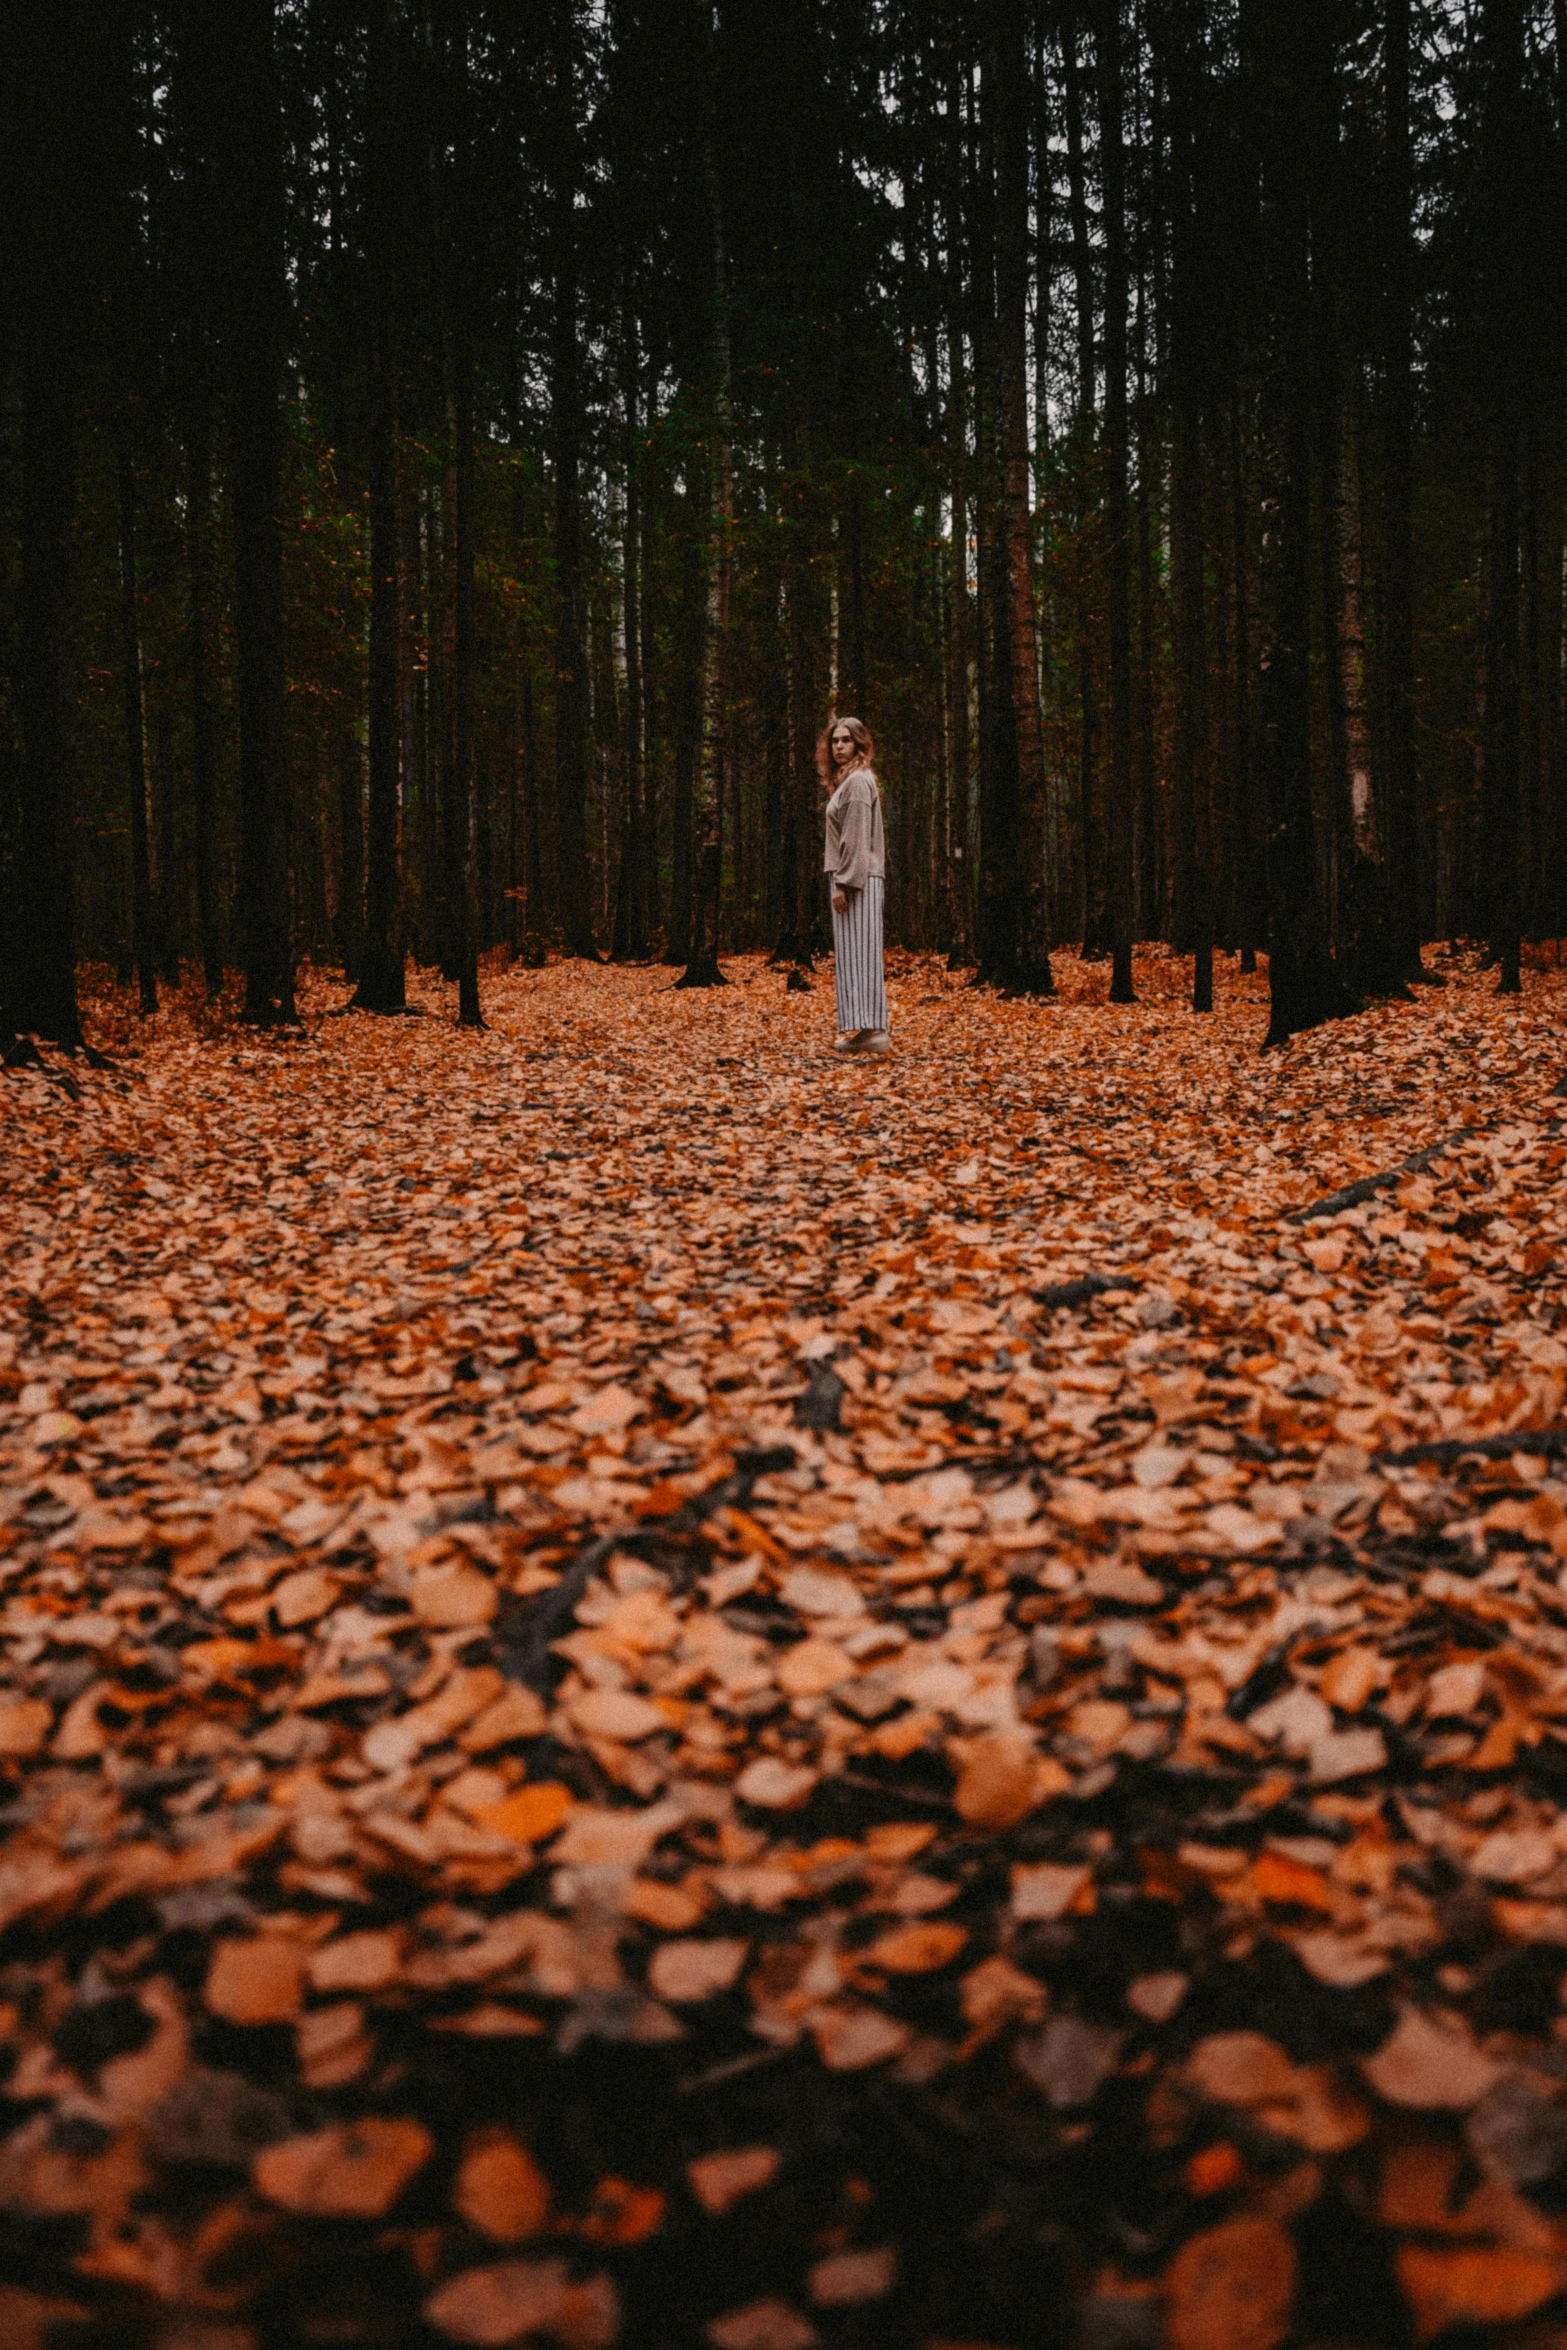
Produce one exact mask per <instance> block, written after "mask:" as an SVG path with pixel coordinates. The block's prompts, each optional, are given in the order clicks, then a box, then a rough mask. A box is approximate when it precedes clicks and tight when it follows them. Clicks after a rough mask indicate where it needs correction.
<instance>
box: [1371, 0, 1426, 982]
mask: <svg viewBox="0 0 1567 2350" xmlns="http://www.w3.org/2000/svg"><path fill="white" fill-rule="evenodd" d="M1412 4H1413V0H1386V8H1385V15H1384V22H1383V42H1384V58H1385V64H1384V73H1385V76H1386V118H1387V128H1386V149H1385V152H1386V165H1385V168H1386V174H1387V186H1386V209H1385V219H1386V235H1385V245H1386V256H1385V262H1384V268H1385V280H1384V282H1385V286H1386V297H1385V299H1386V309H1385V344H1386V347H1385V350H1384V354H1383V385H1384V390H1383V402H1384V405H1383V442H1382V740H1383V759H1384V764H1385V771H1386V782H1387V790H1386V795H1385V799H1386V804H1385V811H1384V814H1385V830H1386V856H1387V911H1388V926H1389V930H1390V933H1391V946H1392V951H1393V954H1394V957H1395V961H1396V968H1397V970H1398V973H1399V976H1400V977H1401V978H1403V979H1405V980H1411V979H1424V978H1426V977H1427V974H1426V972H1425V970H1424V968H1423V966H1422V963H1421V937H1420V932H1421V921H1420V870H1419V864H1420V861H1419V853H1418V847H1417V832H1416V821H1415V809H1416V793H1417V777H1416V771H1415V638H1414V444H1415V404H1414V303H1413V295H1412V291H1411V284H1412V277H1413V252H1412V244H1413V236H1414V230H1413V225H1412V223H1413V203H1414V186H1413V169H1412V164H1411V141H1410V118H1409V71H1410V63H1409V49H1410V37H1409V36H1410V11H1411V7H1412Z"/></svg>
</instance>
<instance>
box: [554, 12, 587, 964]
mask: <svg viewBox="0 0 1567 2350" xmlns="http://www.w3.org/2000/svg"><path fill="white" fill-rule="evenodd" d="M554 14H555V59H554V67H555V104H556V108H557V122H556V127H555V142H556V164H555V219H554V247H555V250H554V267H555V291H554V313H553V322H552V351H551V367H550V376H551V381H550V428H551V441H552V444H553V453H554V460H555V547H554V554H555V826H556V854H557V858H558V861H559V874H560V914H561V922H562V926H563V929H564V933H565V948H566V952H567V954H568V955H584V956H587V957H590V958H591V959H593V960H595V961H596V960H597V957H598V948H597V946H596V944H595V943H594V937H593V887H592V876H591V874H590V872H589V869H588V812H587V793H588V646H587V588H586V581H585V577H584V564H585V554H584V546H583V528H582V478H581V476H582V422H583V399H582V345H581V334H582V319H581V315H580V312H581V300H580V294H579V288H578V268H579V257H578V252H577V238H578V232H577V224H576V200H577V183H578V178H579V160H578V143H577V119H576V110H577V0H555V11H554Z"/></svg>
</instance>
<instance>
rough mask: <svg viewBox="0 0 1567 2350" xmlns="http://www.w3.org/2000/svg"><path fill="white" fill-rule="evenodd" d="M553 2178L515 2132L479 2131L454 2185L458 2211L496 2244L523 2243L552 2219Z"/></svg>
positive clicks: (473, 2226)
mask: <svg viewBox="0 0 1567 2350" xmlns="http://www.w3.org/2000/svg"><path fill="white" fill-rule="evenodd" d="M551 2200H552V2196H551V2190H550V2183H549V2180H548V2179H547V2178H546V2177H545V2176H544V2173H543V2172H542V2171H541V2170H540V2168H539V2166H538V2164H537V2163H536V2162H535V2161H534V2159H533V2156H532V2155H531V2154H530V2153H529V2152H528V2149H527V2148H526V2146H523V2145H521V2144H520V2143H519V2141H518V2140H517V2139H516V2138H514V2137H513V2136H512V2134H511V2132H510V2131H509V2130H477V2131H475V2132H474V2134H473V2136H472V2137H471V2138H470V2139H469V2140H468V2143H467V2146H466V2148H465V2149H464V2152H463V2158H462V2162H461V2164H460V2166H459V2168H458V2172H457V2177H456V2180H455V2182H454V2183H453V2186H452V2209H453V2210H454V2211H455V2212H456V2213H457V2215H458V2217H459V2218H460V2219H465V2220H466V2221H467V2223H468V2225H469V2226H470V2227H471V2228H474V2229H476V2230H477V2232H478V2233H479V2234H480V2235H481V2236H488V2237H489V2238H490V2239H491V2241H492V2242H493V2243H496V2244H520V2243H521V2242H522V2240H523V2238H524V2237H525V2236H536V2235H537V2234H538V2233H539V2230H540V2229H541V2228H542V2227H543V2225H544V2223H545V2221H546V2220H547V2219H548V2218H549V2214H550V2203H551Z"/></svg>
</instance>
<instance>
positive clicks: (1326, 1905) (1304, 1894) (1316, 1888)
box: [1251, 1852, 1335, 1916]
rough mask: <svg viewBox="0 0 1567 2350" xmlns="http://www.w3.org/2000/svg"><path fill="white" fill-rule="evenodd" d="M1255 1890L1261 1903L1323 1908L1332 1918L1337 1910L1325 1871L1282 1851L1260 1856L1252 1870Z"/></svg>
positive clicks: (1252, 1881)
mask: <svg viewBox="0 0 1567 2350" xmlns="http://www.w3.org/2000/svg"><path fill="white" fill-rule="evenodd" d="M1251 1888H1252V1891H1253V1892H1254V1893H1255V1894H1256V1896H1257V1899H1258V1900H1259V1901H1277V1902H1281V1903H1284V1904H1286V1905H1288V1906H1289V1907H1291V1908H1294V1909H1319V1910H1321V1911H1322V1912H1323V1913H1324V1915H1326V1916H1331V1915H1332V1913H1333V1910H1334V1907H1335V1903H1334V1899H1333V1893H1332V1889H1331V1887H1330V1886H1329V1884H1328V1880H1327V1878H1326V1877H1325V1876H1324V1875H1323V1873H1322V1871H1321V1870H1320V1869H1314V1868H1311V1867H1309V1866H1308V1865H1307V1863H1306V1862H1305V1861H1300V1860H1291V1859H1289V1857H1288V1856H1287V1855H1286V1854H1285V1853H1282V1852H1260V1853H1259V1854H1258V1855H1257V1858H1256V1859H1255V1861H1253V1863H1252V1868H1251Z"/></svg>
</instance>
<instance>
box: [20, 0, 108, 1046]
mask: <svg viewBox="0 0 1567 2350" xmlns="http://www.w3.org/2000/svg"><path fill="white" fill-rule="evenodd" d="M67 16H68V21H67V23H65V24H62V23H61V21H60V14H59V12H58V11H56V10H54V9H51V8H48V7H45V6H44V5H43V0H26V4H25V5H23V6H20V7H19V8H18V9H17V10H16V11H15V12H14V15H13V18H12V38H11V44H10V56H9V60H8V64H9V73H10V96H9V98H8V100H7V101H6V126H5V127H6V129H7V131H8V133H9V135H10V147H11V154H12V157H13V178H12V184H13V185H14V187H15V188H16V190H17V193H18V196H19V198H20V205H19V211H18V215H17V217H16V218H15V219H14V221H13V224H12V234H13V236H14V239H15V251H16V266H17V271H18V277H19V280H20V283H19V285H18V288H17V296H18V298H17V302H16V308H15V312H14V315H13V331H14V333H15V336H16V341H17V343H18V345H19V358H20V369H19V372H20V377H21V400H22V419H21V426H22V429H21V474H22V480H21V551H20V576H19V580H18V588H19V594H18V599H17V607H16V625H17V643H16V673H15V674H16V727H17V738H18V744H17V747H18V752H19V760H18V776H17V781H18V810H17V814H18V827H17V843H16V848H17V855H16V867H15V876H16V880H15V891H14V898H13V904H12V907H11V929H12V945H11V954H10V957H9V958H8V960H9V970H8V971H7V972H6V973H4V974H3V975H0V977H3V987H4V993H5V995H6V997H7V998H8V1002H7V1003H6V1004H5V1005H4V1006H3V1007H0V1030H4V1031H6V1032H8V1033H14V1032H16V1031H20V1032H22V1033H23V1034H31V1035H35V1036H38V1037H41V1038H42V1039H44V1040H45V1041H46V1042H48V1043H52V1044H58V1045H63V1046H65V1047H66V1048H67V1049H69V1050H75V1049H76V1048H77V1047H79V1046H80V1044H81V1042H82V1028H81V1018H80V1014H79V1012H78V1009H77V999H76V969H75V937H74V908H73V899H74V856H73V811H72V798H73V789H72V787H73V780H74V775H73V769H74V759H73V749H74V746H73V741H72V726H71V712H72V707H73V702H74V696H75V668H76V644H75V627H74V595H73V576H72V560H71V518H72V512H73V509H74V507H75V503H76V425H77V415H76V402H77V387H78V383H79V381H80V375H81V362H82V349H81V344H82V332H83V320H82V314H81V304H82V301H83V298H84V295H85V290H86V289H85V287H84V286H83V284H82V273H83V270H84V268H85V265H86V261H87V251H86V248H87V242H88V238H87V225H88V224H87V221H86V218H85V195H84V188H85V185H86V184H87V173H88V170H89V157H88V154H87V151H86V150H87V142H88V138H89V137H90V132H89V130H88V120H89V118H88V116H87V114H86V112H85V110H84V109H83V108H81V107H80V105H79V104H78V92H77V91H76V89H75V88H74V87H73V74H74V72H75V68H76V62H77V60H78V59H79V58H80V56H81V55H82V54H83V52H82V50H81V49H79V48H78V47H77V46H76V43H77V41H78V40H79V41H81V42H83V43H85V44H87V45H89V46H90V44H91V41H92V39H93V34H92V33H91V32H90V31H89V30H88V28H87V26H86V24H85V22H84V21H81V20H80V17H79V12H78V11H75V10H70V11H68V12H67ZM12 1051H13V1047H12V1046H11V1045H9V1044H7V1046H6V1054H7V1057H8V1058H9V1057H10V1056H11V1054H12Z"/></svg>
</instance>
